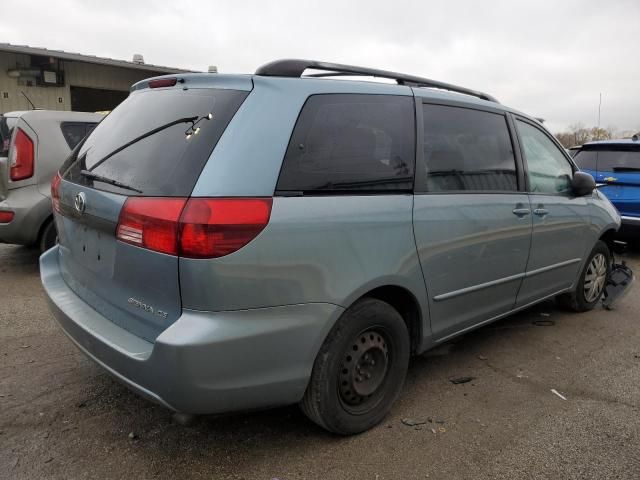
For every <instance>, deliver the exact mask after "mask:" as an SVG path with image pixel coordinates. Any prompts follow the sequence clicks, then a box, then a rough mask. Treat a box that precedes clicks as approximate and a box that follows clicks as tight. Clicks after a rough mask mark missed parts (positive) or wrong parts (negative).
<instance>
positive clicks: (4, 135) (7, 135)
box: [0, 116, 18, 157]
mask: <svg viewBox="0 0 640 480" xmlns="http://www.w3.org/2000/svg"><path fill="white" fill-rule="evenodd" d="M16 123H18V119H17V118H16V117H3V116H0V157H7V156H8V155H9V144H10V143H11V134H12V133H13V128H14V127H15V126H16Z"/></svg>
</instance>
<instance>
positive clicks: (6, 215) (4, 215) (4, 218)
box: [0, 210, 14, 223]
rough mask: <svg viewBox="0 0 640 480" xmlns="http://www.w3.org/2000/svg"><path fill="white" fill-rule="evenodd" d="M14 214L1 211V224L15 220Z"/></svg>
mask: <svg viewBox="0 0 640 480" xmlns="http://www.w3.org/2000/svg"><path fill="white" fill-rule="evenodd" d="M13 215H14V214H13V212H8V211H6V210H5V211H0V223H9V222H10V221H11V220H13Z"/></svg>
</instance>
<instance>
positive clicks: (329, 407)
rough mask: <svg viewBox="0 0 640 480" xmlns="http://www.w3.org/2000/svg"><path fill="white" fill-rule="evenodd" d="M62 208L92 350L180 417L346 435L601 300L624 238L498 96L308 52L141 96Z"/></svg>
mask: <svg viewBox="0 0 640 480" xmlns="http://www.w3.org/2000/svg"><path fill="white" fill-rule="evenodd" d="M343 75H348V76H351V77H353V76H362V77H363V80H365V79H367V78H369V77H383V78H386V79H392V80H394V81H395V84H390V83H381V82H375V81H361V80H353V79H345V78H340V77H341V76H343ZM52 197H53V206H54V210H55V219H56V223H57V227H58V232H59V245H58V246H56V247H54V248H53V249H51V250H49V251H48V252H46V253H45V254H44V255H43V256H42V257H41V260H40V263H41V275H42V282H43V285H44V288H45V291H46V293H47V296H48V299H49V302H50V305H51V309H52V311H53V314H54V316H55V318H56V319H57V321H58V322H59V324H60V326H61V327H62V329H63V330H64V332H65V333H66V334H67V335H68V336H69V337H70V338H71V340H72V341H73V342H74V343H75V344H76V345H77V346H78V348H80V349H81V350H82V351H83V352H84V353H85V354H86V355H87V356H89V357H90V358H91V359H93V360H94V361H95V362H97V363H98V364H99V365H101V366H102V367H103V368H104V369H106V370H107V371H109V372H110V373H111V374H112V375H113V376H115V377H116V378H117V379H119V380H120V381H122V382H123V383H125V384H126V385H128V386H129V387H130V388H132V389H133V390H135V391H136V392H138V393H139V394H140V395H143V396H145V397H147V398H149V399H151V400H153V401H155V402H157V403H160V404H162V405H164V406H166V407H168V408H170V409H173V410H175V411H178V412H184V413H190V414H208V413H219V412H228V411H232V410H243V409H255V408H267V407H274V406H279V405H287V404H293V403H299V404H300V405H301V407H302V409H303V411H304V412H305V413H306V414H307V415H308V416H309V417H310V418H311V419H312V420H313V421H314V422H316V423H317V424H319V425H320V426H322V427H324V428H326V429H328V430H330V431H332V432H336V433H339V434H353V433H357V432H362V431H364V430H366V429H368V428H371V427H372V426H374V425H376V424H377V423H378V422H380V421H381V420H382V419H383V418H384V416H385V415H386V414H387V412H388V411H389V410H390V409H391V406H392V404H393V402H394V401H395V400H396V398H397V397H398V395H399V394H400V392H401V389H402V385H403V381H404V378H405V374H406V371H407V365H408V362H409V357H410V356H411V355H417V354H420V353H422V352H424V351H426V350H428V349H430V348H432V347H434V346H436V345H438V344H439V343H441V342H443V341H446V340H448V339H450V338H452V337H454V336H456V335H460V334H461V333H464V332H468V331H470V330H471V329H474V328H477V327H479V326H481V325H485V324H487V323H489V322H492V321H494V320H497V319H499V318H502V317H504V316H506V315H509V314H511V313H513V312H516V311H518V310H521V309H523V308H526V307H528V306H530V305H533V304H534V303H536V302H540V301H542V300H545V299H549V298H553V297H558V298H560V300H561V302H562V303H564V304H565V305H567V306H568V307H571V308H573V309H574V310H576V311H585V310H588V309H591V308H593V307H594V306H596V305H597V304H598V302H599V300H600V299H601V298H602V296H603V293H605V294H606V288H605V285H606V282H607V279H608V277H609V273H610V271H611V268H612V267H611V266H612V254H611V245H612V238H613V235H614V233H615V232H616V230H617V229H618V227H619V226H620V216H619V215H618V213H617V212H616V210H615V208H613V206H612V205H611V203H610V202H609V201H608V200H607V199H606V198H604V197H603V196H602V195H601V194H600V193H599V192H598V191H597V190H595V183H594V180H593V178H592V177H591V176H590V175H588V174H585V173H582V172H578V171H577V168H576V166H575V165H574V163H573V162H572V160H571V159H570V157H569V156H568V155H567V154H566V152H565V151H564V149H563V148H562V147H561V146H560V145H559V144H558V142H557V141H556V140H555V139H554V138H553V136H552V135H550V134H549V133H548V132H547V131H546V130H545V128H544V127H543V126H542V125H541V124H540V123H539V122H538V121H536V120H535V119H533V118H531V117H529V116H527V115H524V114H522V113H519V112H516V111H514V110H511V109H509V108H506V107H504V106H503V105H501V104H500V103H498V101H497V100H495V99H494V98H493V97H491V96H490V95H487V94H484V93H481V92H476V91H472V90H469V89H466V88H461V87H456V86H454V85H449V84H445V83H442V82H436V81H432V80H428V79H424V78H420V77H414V76H409V75H403V74H398V73H394V72H387V71H381V70H373V69H366V68H360V67H352V66H346V65H337V64H328V63H322V62H316V61H304V60H283V61H276V62H273V63H270V64H267V65H265V66H263V67H261V68H260V69H258V71H257V72H256V73H255V74H254V75H216V74H188V75H179V76H164V77H158V78H154V79H150V80H144V81H142V82H139V83H137V84H135V85H134V86H133V87H132V89H131V95H130V96H129V98H128V99H127V100H126V101H124V102H123V103H122V104H121V105H120V106H119V107H118V108H116V109H115V110H114V111H113V112H112V113H111V114H109V115H108V116H107V117H106V118H105V119H104V120H103V121H102V122H101V123H100V124H99V125H98V126H97V127H96V129H95V130H94V131H93V132H92V133H91V134H90V135H89V136H88V137H87V138H86V139H85V141H84V142H83V143H82V144H80V145H79V146H78V147H77V148H76V149H75V150H74V151H73V152H72V154H71V156H70V158H69V159H68V160H67V161H66V162H65V164H64V165H63V167H62V168H61V170H60V173H59V175H58V176H57V177H56V179H55V180H54V182H53V185H52Z"/></svg>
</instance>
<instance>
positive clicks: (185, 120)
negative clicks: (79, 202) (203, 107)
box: [87, 114, 211, 172]
mask: <svg viewBox="0 0 640 480" xmlns="http://www.w3.org/2000/svg"><path fill="white" fill-rule="evenodd" d="M204 118H207V119H209V120H210V119H211V114H209V115H205V116H203V117H197V116H195V117H184V118H179V119H177V120H173V121H172V122H169V123H165V124H164V125H161V126H159V127H156V128H154V129H153V130H149V131H148V132H145V133H143V134H142V135H140V136H138V137H136V138H134V139H133V140H131V141H129V142H127V143H125V144H124V145H121V146H119V147H118V148H116V149H115V150H114V151H112V152H111V153H109V154H108V155H105V156H104V157H102V158H101V159H100V160H98V161H97V162H96V163H94V164H93V165H92V166H91V168H89V170H87V171H88V172H91V171H93V170H95V169H96V168H98V167H99V166H100V165H102V164H103V163H104V162H106V161H107V160H109V159H110V158H111V157H113V156H114V155H115V154H116V153H120V152H121V151H122V150H124V149H125V148H129V147H130V146H131V145H133V144H134V143H138V142H139V141H140V140H144V139H145V138H147V137H150V136H151V135H155V134H156V133H158V132H161V131H163V130H166V129H167V128H169V127H173V126H174V125H179V124H181V123H189V122H191V125H192V127H195V125H196V123H197V122H199V121H200V120H202V119H204ZM187 132H189V130H187ZM187 132H185V134H187V135H188V133H187ZM193 133H195V130H194V131H193ZM189 136H191V135H189Z"/></svg>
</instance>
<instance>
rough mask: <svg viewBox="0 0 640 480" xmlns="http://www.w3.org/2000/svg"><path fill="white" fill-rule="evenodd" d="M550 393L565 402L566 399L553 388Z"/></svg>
mask: <svg viewBox="0 0 640 480" xmlns="http://www.w3.org/2000/svg"><path fill="white" fill-rule="evenodd" d="M551 393H553V394H554V395H557V396H558V397H560V398H561V399H562V400H566V399H567V397H565V396H564V395H562V394H561V393H560V392H558V391H557V390H556V389H555V388H552V389H551Z"/></svg>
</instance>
